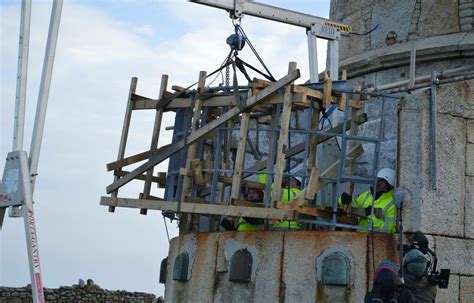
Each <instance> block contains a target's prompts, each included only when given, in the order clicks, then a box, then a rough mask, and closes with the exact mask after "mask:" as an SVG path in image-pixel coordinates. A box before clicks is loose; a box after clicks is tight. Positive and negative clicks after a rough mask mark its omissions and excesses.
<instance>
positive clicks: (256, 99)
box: [106, 70, 300, 193]
mask: <svg viewBox="0 0 474 303" xmlns="http://www.w3.org/2000/svg"><path fill="white" fill-rule="evenodd" d="M299 76H300V72H299V70H295V71H293V72H291V73H289V74H288V75H286V76H285V77H283V78H281V79H280V80H278V81H277V82H275V83H273V84H272V85H271V86H269V87H267V88H265V89H264V90H262V91H261V92H260V93H258V94H257V95H255V96H253V97H251V98H249V99H248V100H247V108H249V107H252V106H254V105H257V104H258V103H261V102H264V101H265V100H266V98H268V96H270V95H271V94H273V93H274V92H276V91H278V90H279V89H280V88H282V87H283V86H285V85H287V84H288V83H290V82H292V81H294V80H296V79H297V78H299ZM241 112H242V111H241V110H240V109H239V108H238V107H234V108H232V109H231V110H229V111H228V112H226V113H225V114H223V115H221V116H220V117H219V118H218V119H216V120H213V121H212V122H211V123H209V124H206V125H205V126H204V127H202V128H200V129H199V130H197V131H196V132H193V133H192V134H191V135H189V136H188V137H187V139H186V140H184V139H183V140H181V141H178V142H176V143H174V144H172V145H171V146H170V147H169V148H167V149H166V150H164V151H163V152H162V153H160V154H159V155H156V156H153V157H151V158H150V159H149V160H148V162H146V163H144V164H142V165H140V166H139V167H137V168H136V169H134V170H133V171H131V172H130V174H129V175H127V176H124V177H123V178H121V179H120V180H117V181H115V182H114V183H112V184H110V185H109V186H107V188H106V191H107V193H111V192H113V191H115V190H117V189H118V188H120V187H122V186H123V185H125V184H127V183H128V182H130V181H131V180H133V178H134V177H135V176H138V175H139V174H141V173H143V172H145V171H147V170H148V169H150V167H153V166H155V165H157V164H159V163H161V162H162V161H164V160H165V159H167V158H169V157H170V156H172V155H174V154H175V153H177V152H178V151H180V150H181V149H183V148H184V147H186V146H188V145H189V144H191V143H193V142H194V141H196V140H198V139H199V138H201V137H203V136H205V135H207V134H208V133H209V132H211V131H213V130H214V129H215V128H217V127H219V126H220V125H222V124H223V123H225V122H227V121H229V120H231V119H232V118H234V117H235V116H236V115H238V114H240V113H241Z"/></svg>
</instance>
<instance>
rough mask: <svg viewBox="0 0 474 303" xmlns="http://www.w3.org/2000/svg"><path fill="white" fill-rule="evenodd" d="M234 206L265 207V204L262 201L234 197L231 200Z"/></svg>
mask: <svg viewBox="0 0 474 303" xmlns="http://www.w3.org/2000/svg"><path fill="white" fill-rule="evenodd" d="M230 204H231V205H234V206H248V207H260V208H263V207H265V205H264V204H263V203H262V202H250V201H247V200H239V199H232V200H231V202H230Z"/></svg>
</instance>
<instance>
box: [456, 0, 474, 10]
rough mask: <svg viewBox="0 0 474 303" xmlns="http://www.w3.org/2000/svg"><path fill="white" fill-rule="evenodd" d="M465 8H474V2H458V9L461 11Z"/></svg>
mask: <svg viewBox="0 0 474 303" xmlns="http://www.w3.org/2000/svg"><path fill="white" fill-rule="evenodd" d="M467 8H474V2H472V1H471V2H468V3H462V4H459V11H462V10H464V9H467Z"/></svg>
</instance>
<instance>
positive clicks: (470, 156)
mask: <svg viewBox="0 0 474 303" xmlns="http://www.w3.org/2000/svg"><path fill="white" fill-rule="evenodd" d="M466 175H468V176H474V144H472V143H468V144H466Z"/></svg>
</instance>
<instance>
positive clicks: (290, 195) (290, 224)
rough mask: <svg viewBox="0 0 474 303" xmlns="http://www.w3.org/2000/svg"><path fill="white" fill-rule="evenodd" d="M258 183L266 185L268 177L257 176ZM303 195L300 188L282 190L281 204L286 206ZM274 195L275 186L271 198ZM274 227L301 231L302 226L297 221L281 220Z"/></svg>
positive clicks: (271, 190)
mask: <svg viewBox="0 0 474 303" xmlns="http://www.w3.org/2000/svg"><path fill="white" fill-rule="evenodd" d="M257 177H258V182H259V183H263V184H265V182H266V180H267V175H265V174H257ZM300 193H301V189H299V188H282V189H281V202H282V203H284V204H286V203H288V202H289V201H290V200H292V199H294V198H296V197H297V196H298V195H299V194H300ZM272 195H273V184H272V186H271V189H270V198H271V197H272ZM273 227H276V228H286V229H301V224H300V223H298V222H296V221H290V220H279V221H277V222H276V223H274V224H273Z"/></svg>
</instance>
